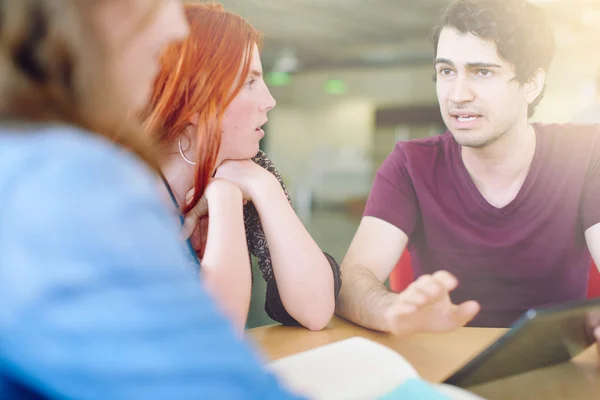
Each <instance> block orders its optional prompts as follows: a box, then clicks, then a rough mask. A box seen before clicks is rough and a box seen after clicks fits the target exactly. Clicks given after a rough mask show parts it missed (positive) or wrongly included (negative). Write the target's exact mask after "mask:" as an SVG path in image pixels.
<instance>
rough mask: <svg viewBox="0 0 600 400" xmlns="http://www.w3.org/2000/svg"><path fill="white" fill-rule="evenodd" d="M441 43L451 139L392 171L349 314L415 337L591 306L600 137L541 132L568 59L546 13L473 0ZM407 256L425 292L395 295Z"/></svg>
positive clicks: (458, 9) (343, 305) (360, 244)
mask: <svg viewBox="0 0 600 400" xmlns="http://www.w3.org/2000/svg"><path fill="white" fill-rule="evenodd" d="M433 41H434V48H435V53H436V54H435V70H436V75H435V76H436V89H437V95H438V100H439V104H440V109H441V113H442V116H443V118H444V121H445V123H446V125H447V126H448V128H449V131H448V132H446V133H445V134H443V135H441V136H437V137H432V138H427V139H422V140H414V141H409V142H404V143H398V144H397V145H396V148H395V149H394V151H393V152H392V153H391V154H390V156H389V157H388V158H387V159H386V160H385V162H384V163H383V165H382V166H381V168H380V169H379V171H378V173H377V177H376V179H375V182H374V184H373V189H372V192H371V194H370V196H369V199H368V201H367V206H366V209H365V212H364V217H363V220H362V222H361V224H360V227H359V229H358V232H357V233H356V236H355V238H354V240H353V242H352V245H351V246H350V249H349V250H348V253H347V255H346V257H345V259H344V261H343V263H342V274H343V275H342V276H343V278H344V285H343V287H342V291H341V293H340V299H339V304H338V309H337V312H338V314H340V315H341V316H343V317H346V318H348V319H350V320H352V321H354V322H356V323H358V324H360V325H363V326H366V327H369V328H372V329H377V330H382V331H388V332H393V333H395V334H409V333H413V332H417V331H429V332H436V331H445V330H450V329H454V328H456V327H459V326H462V325H464V324H467V323H470V325H472V326H488V327H492V326H494V327H505V326H509V325H510V324H511V323H512V322H514V321H515V320H516V319H517V318H518V317H519V316H520V315H522V313H523V312H524V311H525V310H527V309H528V308H532V307H544V306H550V305H554V304H558V303H564V302H568V301H573V300H582V299H584V298H585V296H586V287H587V279H588V276H589V268H590V255H589V253H591V255H592V257H593V258H594V259H595V260H596V263H597V264H598V265H600V128H599V127H598V126H597V125H589V126H584V125H581V126H575V125H541V124H529V122H528V119H529V117H531V115H532V114H533V112H534V110H535V107H536V106H537V104H538V103H539V102H540V100H541V98H542V96H543V92H544V85H545V79H546V71H547V70H548V67H549V65H550V63H551V60H552V58H553V55H554V41H553V35H552V31H551V27H550V26H549V24H548V22H547V20H546V18H545V16H544V14H543V11H542V10H541V9H539V8H538V7H537V6H534V5H533V4H530V3H528V2H526V1H525V0H459V1H456V2H454V3H452V4H451V5H450V6H449V8H448V9H447V10H446V13H445V14H444V15H443V17H442V21H441V24H440V26H439V27H438V28H437V29H436V31H435V33H434V36H433ZM407 246H408V249H409V251H410V253H411V256H412V263H413V268H414V272H415V275H416V276H417V277H418V278H417V280H416V281H415V282H414V283H413V284H411V285H410V286H409V287H408V288H407V289H406V290H405V291H404V292H402V293H399V294H396V293H392V292H390V291H388V290H387V289H386V288H385V286H384V285H383V281H384V280H385V279H386V278H387V276H388V275H389V274H390V272H391V271H392V269H393V268H394V266H395V265H396V263H397V261H398V259H399V257H400V255H401V254H402V252H403V251H404V249H405V248H406V247H407ZM588 249H589V253H588ZM459 283H460V284H459ZM596 331H597V332H596V334H597V337H600V335H598V334H600V330H598V329H597V330H596Z"/></svg>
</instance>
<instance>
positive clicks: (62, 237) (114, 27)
mask: <svg viewBox="0 0 600 400" xmlns="http://www.w3.org/2000/svg"><path fill="white" fill-rule="evenodd" d="M187 32H188V27H187V24H186V21H185V18H184V15H183V10H182V5H181V3H180V2H178V1H175V0H156V1H148V0H98V1H92V0H20V1H9V0H2V1H0V39H1V41H0V88H1V92H2V99H1V100H0V193H2V197H1V200H0V203H1V206H0V398H2V399H33V398H45V399H171V398H172V399H191V398H194V399H200V398H207V399H243V398H248V399H250V398H252V399H258V398H260V399H282V398H290V397H291V395H290V394H288V393H286V392H285V391H284V390H283V389H281V387H280V386H279V385H278V383H277V382H276V380H275V379H274V378H273V377H272V376H270V375H268V374H266V373H265V372H263V370H262V369H261V366H260V364H259V361H258V360H257V358H256V356H255V355H254V354H253V353H252V352H251V351H250V350H249V349H248V348H247V347H246V346H245V345H244V344H243V343H241V342H240V341H239V339H237V338H236V336H235V334H234V333H233V329H232V326H231V324H230V323H229V321H228V320H227V319H226V318H225V317H222V316H220V314H219V313H218V312H217V311H216V307H215V306H214V305H213V301H212V300H211V299H210V297H209V296H208V295H207V294H206V293H205V292H204V291H203V290H202V287H201V285H199V284H198V282H197V279H195V274H194V273H193V270H192V271H191V270H190V268H189V265H188V263H187V261H186V259H185V256H184V255H183V253H182V251H181V246H180V240H179V229H180V228H179V227H178V226H177V220H176V219H174V218H173V216H172V215H171V214H169V212H168V211H167V210H166V208H165V207H164V204H163V203H162V201H161V200H162V199H161V198H160V195H159V193H158V192H157V190H156V176H157V175H156V172H157V171H158V163H157V161H156V158H155V156H154V152H153V150H152V149H151V148H150V147H149V146H147V145H146V144H145V142H144V141H142V140H140V138H141V137H142V134H141V127H138V126H137V125H136V124H135V123H134V122H133V121H128V120H127V118H126V114H127V112H126V111H127V110H132V109H139V108H141V107H143V106H144V105H145V104H146V103H147V101H148V95H149V94H150V89H151V83H152V80H153V79H154V77H155V74H156V72H157V71H158V57H159V53H160V50H161V48H162V47H163V45H165V44H167V43H169V42H172V41H175V40H180V39H183V38H184V37H185V35H186V34H187Z"/></svg>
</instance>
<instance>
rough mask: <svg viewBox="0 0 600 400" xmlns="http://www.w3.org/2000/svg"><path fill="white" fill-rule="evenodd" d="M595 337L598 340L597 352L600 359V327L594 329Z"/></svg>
mask: <svg viewBox="0 0 600 400" xmlns="http://www.w3.org/2000/svg"><path fill="white" fill-rule="evenodd" d="M594 337H595V338H596V350H597V351H598V357H600V326H597V327H596V328H594Z"/></svg>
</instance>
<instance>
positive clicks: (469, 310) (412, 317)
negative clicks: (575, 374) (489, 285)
mask: <svg viewBox="0 0 600 400" xmlns="http://www.w3.org/2000/svg"><path fill="white" fill-rule="evenodd" d="M457 286H458V281H457V280H456V278H454V277H453V276H452V275H451V274H450V273H448V272H446V271H438V272H436V273H434V274H433V275H423V276H421V277H419V278H418V279H417V280H416V281H415V282H413V283H412V284H411V285H410V286H409V287H408V288H406V290H404V291H403V292H401V293H398V297H397V300H396V301H395V302H394V303H393V304H392V305H391V306H390V307H389V308H388V310H387V312H386V320H387V321H388V327H389V329H388V330H389V331H390V332H392V333H394V334H396V335H410V334H413V333H418V332H446V331H450V330H453V329H456V328H459V327H461V326H464V325H465V324H466V323H468V322H469V321H470V320H472V319H473V317H475V315H476V314H477V313H478V312H479V309H480V306H479V304H478V303H477V302H475V301H466V302H464V303H462V304H459V305H455V304H452V301H451V300H450V296H449V293H450V292H451V291H452V290H454V289H455V288H456V287H457ZM596 333H598V334H600V330H597V332H596ZM597 337H598V336H597Z"/></svg>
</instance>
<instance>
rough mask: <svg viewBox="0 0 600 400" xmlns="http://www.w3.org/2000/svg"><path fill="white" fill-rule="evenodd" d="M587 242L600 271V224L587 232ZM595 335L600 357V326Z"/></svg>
mask: <svg viewBox="0 0 600 400" xmlns="http://www.w3.org/2000/svg"><path fill="white" fill-rule="evenodd" d="M585 241H586V243H587V246H588V249H589V251H590V254H591V255H592V259H593V260H594V264H596V268H598V270H599V271H600V223H598V224H596V225H593V226H591V227H590V228H588V229H587V230H586V231H585ZM594 335H595V336H596V341H597V342H598V343H599V344H598V345H597V347H598V355H600V326H598V327H596V329H595V330H594Z"/></svg>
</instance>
